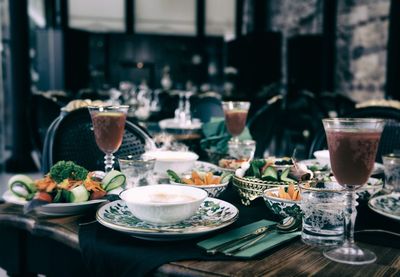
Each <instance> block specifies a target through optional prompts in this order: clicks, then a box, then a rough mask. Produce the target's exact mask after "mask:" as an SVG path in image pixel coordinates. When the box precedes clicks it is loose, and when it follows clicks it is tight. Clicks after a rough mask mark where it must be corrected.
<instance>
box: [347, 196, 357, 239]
mask: <svg viewBox="0 0 400 277" xmlns="http://www.w3.org/2000/svg"><path fill="white" fill-rule="evenodd" d="M344 215H345V230H344V231H345V242H344V244H345V245H352V244H354V225H355V222H356V216H357V209H356V198H355V195H354V191H348V192H346V208H345V210H344Z"/></svg>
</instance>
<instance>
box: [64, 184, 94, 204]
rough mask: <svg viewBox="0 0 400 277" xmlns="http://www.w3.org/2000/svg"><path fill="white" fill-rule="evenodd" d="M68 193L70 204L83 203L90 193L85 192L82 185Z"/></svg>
mask: <svg viewBox="0 0 400 277" xmlns="http://www.w3.org/2000/svg"><path fill="white" fill-rule="evenodd" d="M69 192H70V194H69V202H71V203H80V202H85V201H87V200H88V199H89V197H90V193H89V192H88V191H87V190H86V188H85V186H84V185H80V186H77V187H75V188H73V189H71V190H70V191H69Z"/></svg>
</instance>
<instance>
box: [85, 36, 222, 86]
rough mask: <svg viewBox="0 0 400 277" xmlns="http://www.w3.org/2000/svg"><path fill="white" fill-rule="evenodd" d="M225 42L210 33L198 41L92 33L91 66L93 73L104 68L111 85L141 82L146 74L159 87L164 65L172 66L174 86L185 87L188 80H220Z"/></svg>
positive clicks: (105, 76)
mask: <svg viewBox="0 0 400 277" xmlns="http://www.w3.org/2000/svg"><path fill="white" fill-rule="evenodd" d="M223 44H224V42H223V39H222V38H218V37H207V38H205V39H204V40H203V42H202V43H198V40H197V39H196V38H195V37H184V36H162V35H127V34H108V35H100V34H92V35H91V37H90V62H89V63H90V65H89V68H91V70H92V72H91V75H92V77H93V74H94V73H95V74H97V75H98V74H100V75H102V74H103V73H101V72H102V71H103V72H104V79H105V81H106V82H108V83H109V84H110V85H112V86H118V83H119V82H120V81H133V82H135V83H137V84H138V83H140V81H141V80H142V79H143V78H145V79H146V81H147V82H148V83H149V85H150V87H152V88H157V87H160V86H161V85H160V80H161V78H162V73H163V68H164V67H165V66H169V68H170V74H171V78H172V81H173V82H174V87H175V88H176V87H177V86H178V87H179V86H181V87H182V88H183V87H184V85H185V83H186V81H188V80H190V81H192V82H193V83H195V84H197V85H199V84H201V83H204V82H208V81H210V80H211V78H212V80H213V81H216V82H220V81H222V72H223ZM201 53H204V54H201ZM138 63H142V64H143V68H139V67H140V66H139V67H138ZM210 64H213V65H214V66H215V67H216V73H215V75H213V74H211V75H210V74H209V73H208V67H209V65H210ZM94 71H95V72H94Z"/></svg>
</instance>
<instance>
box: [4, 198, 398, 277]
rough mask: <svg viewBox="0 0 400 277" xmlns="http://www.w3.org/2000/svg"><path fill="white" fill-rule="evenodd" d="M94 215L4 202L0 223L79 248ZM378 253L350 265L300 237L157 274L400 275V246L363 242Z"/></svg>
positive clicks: (172, 265) (166, 268) (175, 266)
mask: <svg viewBox="0 0 400 277" xmlns="http://www.w3.org/2000/svg"><path fill="white" fill-rule="evenodd" d="M92 219H93V218H88V217H82V216H69V217H61V218H50V217H46V216H41V215H36V214H31V215H24V214H23V213H22V207H21V206H17V205H14V204H7V203H3V204H0V225H8V226H13V227H17V228H20V229H24V230H26V231H28V232H30V233H32V234H34V235H37V236H44V237H48V238H51V239H53V240H56V241H59V242H61V243H63V244H65V245H67V246H69V247H71V248H74V249H78V250H79V241H78V229H79V223H85V222H90V221H91V220H92ZM360 245H361V246H362V247H366V248H368V249H370V250H372V251H374V252H375V253H376V254H377V257H378V259H377V261H376V262H375V263H373V264H370V265H363V266H350V265H345V264H339V263H335V262H332V261H330V260H328V259H326V258H325V257H323V255H322V253H321V250H320V249H318V248H315V247H310V246H307V245H305V244H303V243H302V242H301V241H300V240H297V241H294V242H292V243H290V244H286V245H284V246H282V247H279V248H278V249H276V250H275V251H274V252H271V253H270V254H267V255H265V256H262V257H261V258H258V259H254V260H249V261H180V262H171V263H169V264H165V265H163V266H161V267H159V268H158V269H157V270H156V275H175V276H178V275H179V276H287V275H290V276H309V275H313V276H340V275H342V276H400V250H399V249H398V248H391V247H385V246H379V245H373V244H366V243H360Z"/></svg>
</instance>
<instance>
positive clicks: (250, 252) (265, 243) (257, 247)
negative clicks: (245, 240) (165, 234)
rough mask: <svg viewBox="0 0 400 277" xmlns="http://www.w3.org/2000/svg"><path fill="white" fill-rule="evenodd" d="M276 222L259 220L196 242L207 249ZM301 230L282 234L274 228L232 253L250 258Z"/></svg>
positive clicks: (294, 236)
mask: <svg viewBox="0 0 400 277" xmlns="http://www.w3.org/2000/svg"><path fill="white" fill-rule="evenodd" d="M275 224H276V222H274V221H270V220H264V219H263V220H260V221H257V222H254V223H251V224H248V225H245V226H242V227H240V228H237V229H233V230H230V231H228V232H226V233H223V234H219V235H217V236H215V237H212V238H209V239H206V240H203V241H201V242H199V243H197V245H198V246H200V247H201V248H203V249H205V250H208V249H212V248H214V247H217V246H218V245H221V244H223V243H226V242H229V241H232V240H234V239H237V238H240V237H242V236H244V235H246V234H249V233H251V232H253V231H255V230H256V229H258V228H260V227H262V226H271V225H275ZM300 233H301V232H293V233H287V234H282V233H278V232H277V231H276V230H275V231H271V232H270V233H267V235H266V236H265V237H264V238H262V239H260V240H259V241H258V242H257V243H255V244H254V245H253V246H251V247H249V248H246V249H243V251H240V252H237V253H236V254H234V255H233V256H234V257H240V258H252V257H254V256H256V255H258V254H261V253H263V252H265V251H267V250H269V249H272V248H273V247H276V246H278V245H280V244H282V243H285V242H287V241H290V240H292V239H294V238H296V237H298V236H299V235H300Z"/></svg>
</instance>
